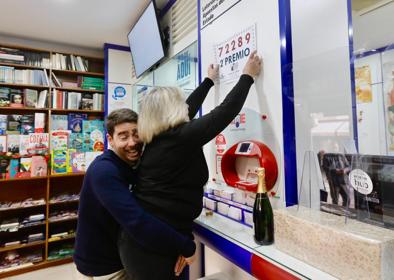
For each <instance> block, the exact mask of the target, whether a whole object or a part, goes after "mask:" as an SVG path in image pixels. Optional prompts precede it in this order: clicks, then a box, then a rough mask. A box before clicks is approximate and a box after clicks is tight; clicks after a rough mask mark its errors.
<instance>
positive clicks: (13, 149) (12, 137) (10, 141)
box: [7, 134, 20, 154]
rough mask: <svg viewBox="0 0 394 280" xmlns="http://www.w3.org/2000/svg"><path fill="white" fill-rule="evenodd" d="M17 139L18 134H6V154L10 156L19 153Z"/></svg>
mask: <svg viewBox="0 0 394 280" xmlns="http://www.w3.org/2000/svg"><path fill="white" fill-rule="evenodd" d="M19 137H20V135H18V134H8V135H7V152H9V153H12V154H18V153H19Z"/></svg>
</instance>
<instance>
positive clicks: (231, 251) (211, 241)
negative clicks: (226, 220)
mask: <svg viewBox="0 0 394 280" xmlns="http://www.w3.org/2000/svg"><path fill="white" fill-rule="evenodd" d="M193 229H194V233H195V234H197V235H198V236H199V237H200V238H201V240H202V242H204V243H205V244H206V245H208V246H209V247H210V248H211V249H213V250H215V251H216V252H218V253H219V254H220V255H222V256H223V257H225V258H226V259H228V260H229V261H230V262H232V263H234V264H235V265H237V266H239V267H240V268H242V269H243V270H245V271H246V272H247V273H249V274H252V264H251V261H252V255H253V254H252V253H251V252H249V251H247V250H245V249H244V248H242V247H240V246H238V245H236V244H234V243H233V242H231V241H229V240H227V239H225V238H223V237H221V236H220V235H218V234H216V233H214V232H212V231H210V230H209V229H206V228H205V227H203V226H200V225H198V224H196V223H194V225H193Z"/></svg>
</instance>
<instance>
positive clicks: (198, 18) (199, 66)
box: [197, 0, 202, 118]
mask: <svg viewBox="0 0 394 280" xmlns="http://www.w3.org/2000/svg"><path fill="white" fill-rule="evenodd" d="M200 11H201V0H197V29H198V30H197V56H198V83H199V84H200V83H201V82H202V80H201V79H202V78H201V76H202V69H201V18H200V16H201V14H200ZM198 117H199V118H201V117H202V106H201V108H200V110H198Z"/></svg>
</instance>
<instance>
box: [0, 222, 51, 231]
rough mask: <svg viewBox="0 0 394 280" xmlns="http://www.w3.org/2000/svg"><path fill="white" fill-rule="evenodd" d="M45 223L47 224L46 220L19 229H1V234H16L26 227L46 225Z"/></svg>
mask: <svg viewBox="0 0 394 280" xmlns="http://www.w3.org/2000/svg"><path fill="white" fill-rule="evenodd" d="M45 224H46V220H45V221H44V222H41V223H39V224H35V225H31V226H27V227H20V228H18V230H17V231H0V234H2V235H3V234H16V233H19V232H21V231H24V230H26V229H31V228H35V227H40V226H45Z"/></svg>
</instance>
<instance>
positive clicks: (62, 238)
mask: <svg viewBox="0 0 394 280" xmlns="http://www.w3.org/2000/svg"><path fill="white" fill-rule="evenodd" d="M51 238H53V237H49V238H48V243H55V242H60V241H63V240H71V239H74V238H75V234H74V235H70V236H65V237H61V238H59V239H56V240H51Z"/></svg>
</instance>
